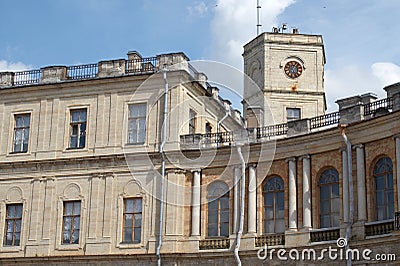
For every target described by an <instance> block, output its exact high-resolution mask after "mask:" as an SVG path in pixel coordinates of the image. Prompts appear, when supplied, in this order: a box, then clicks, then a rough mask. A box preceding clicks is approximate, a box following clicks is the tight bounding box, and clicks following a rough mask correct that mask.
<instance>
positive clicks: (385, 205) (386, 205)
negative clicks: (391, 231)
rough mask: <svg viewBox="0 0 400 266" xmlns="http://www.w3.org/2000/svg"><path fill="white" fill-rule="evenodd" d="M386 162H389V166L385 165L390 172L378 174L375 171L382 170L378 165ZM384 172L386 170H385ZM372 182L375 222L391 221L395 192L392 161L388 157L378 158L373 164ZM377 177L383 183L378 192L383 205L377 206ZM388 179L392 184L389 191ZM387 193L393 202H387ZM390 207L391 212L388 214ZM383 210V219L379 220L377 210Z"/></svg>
mask: <svg viewBox="0 0 400 266" xmlns="http://www.w3.org/2000/svg"><path fill="white" fill-rule="evenodd" d="M387 162H389V163H390V164H387V165H388V167H389V168H390V171H388V172H378V173H377V170H378V169H379V168H382V166H378V164H379V163H382V164H386V163H387ZM385 170H386V169H385ZM372 177H373V178H372V180H373V191H374V193H373V197H374V201H375V202H374V206H375V213H374V219H375V221H385V220H391V219H394V203H395V199H394V196H395V193H394V192H395V191H394V178H393V161H392V159H391V158H390V157H388V156H383V157H381V158H379V159H378V160H377V161H376V163H375V164H373V172H372ZM377 177H382V178H383V182H384V187H383V189H381V190H379V191H380V192H382V193H383V204H382V205H378V200H377V198H378V195H377V194H378V191H377ZM388 178H391V183H392V188H391V189H390V188H389V187H388ZM389 193H392V197H393V201H392V202H391V205H389V204H390V202H389V199H388V197H389ZM390 207H392V209H393V211H392V212H390ZM380 209H383V210H384V213H383V217H382V218H381V219H380V218H379V217H378V216H379V210H380ZM390 215H392V217H390Z"/></svg>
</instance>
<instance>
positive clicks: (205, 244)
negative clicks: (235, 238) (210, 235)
mask: <svg viewBox="0 0 400 266" xmlns="http://www.w3.org/2000/svg"><path fill="white" fill-rule="evenodd" d="M229 247H230V241H229V238H215V239H204V240H200V242H199V249H200V250H207V249H228V248H229Z"/></svg>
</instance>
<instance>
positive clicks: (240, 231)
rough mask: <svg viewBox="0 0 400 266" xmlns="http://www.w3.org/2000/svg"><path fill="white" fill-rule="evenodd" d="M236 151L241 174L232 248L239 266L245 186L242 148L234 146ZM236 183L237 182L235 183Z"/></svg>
mask: <svg viewBox="0 0 400 266" xmlns="http://www.w3.org/2000/svg"><path fill="white" fill-rule="evenodd" d="M236 148H237V152H238V154H239V158H240V161H241V163H242V176H241V182H240V184H241V192H240V220H239V230H238V232H237V234H236V246H235V250H234V255H235V258H236V261H237V265H238V266H241V265H242V262H241V261H240V257H239V247H240V240H241V238H242V234H243V223H244V193H245V191H246V190H245V187H246V162H245V161H244V159H243V155H242V149H241V147H240V146H236ZM235 185H238V184H235Z"/></svg>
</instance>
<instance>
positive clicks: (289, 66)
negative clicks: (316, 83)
mask: <svg viewBox="0 0 400 266" xmlns="http://www.w3.org/2000/svg"><path fill="white" fill-rule="evenodd" d="M284 71H285V74H286V75H287V76H288V77H289V78H292V79H295V78H298V77H299V76H300V75H301V73H303V68H302V67H301V65H300V63H299V62H296V61H289V62H287V63H286V65H285V68H284Z"/></svg>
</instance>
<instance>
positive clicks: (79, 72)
mask: <svg viewBox="0 0 400 266" xmlns="http://www.w3.org/2000/svg"><path fill="white" fill-rule="evenodd" d="M98 72H99V66H98V64H85V65H77V66H69V67H67V76H68V79H72V80H80V79H90V78H95V77H96V76H97V74H98Z"/></svg>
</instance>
